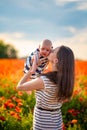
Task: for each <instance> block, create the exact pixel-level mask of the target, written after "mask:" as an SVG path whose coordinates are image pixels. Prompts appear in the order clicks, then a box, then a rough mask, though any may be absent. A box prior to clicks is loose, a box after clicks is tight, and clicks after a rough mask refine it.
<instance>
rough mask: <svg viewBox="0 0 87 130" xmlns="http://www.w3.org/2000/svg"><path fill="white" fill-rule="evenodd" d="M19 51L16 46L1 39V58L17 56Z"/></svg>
mask: <svg viewBox="0 0 87 130" xmlns="http://www.w3.org/2000/svg"><path fill="white" fill-rule="evenodd" d="M17 52H18V51H17V50H16V49H15V48H14V46H12V45H11V44H5V42H4V41H2V40H0V58H17Z"/></svg>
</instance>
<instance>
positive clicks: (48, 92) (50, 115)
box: [33, 76, 62, 130]
mask: <svg viewBox="0 0 87 130" xmlns="http://www.w3.org/2000/svg"><path fill="white" fill-rule="evenodd" d="M41 78H42V80H43V82H44V87H45V89H43V90H38V91H36V105H35V108H34V119H33V130H62V114H61V106H62V103H59V102H58V100H57V98H56V94H57V87H56V85H55V84H53V83H52V82H51V81H50V80H49V79H48V78H47V77H46V76H41Z"/></svg>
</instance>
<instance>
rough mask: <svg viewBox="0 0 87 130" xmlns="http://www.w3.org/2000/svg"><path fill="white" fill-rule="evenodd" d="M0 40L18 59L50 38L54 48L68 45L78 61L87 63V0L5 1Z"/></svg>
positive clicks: (1, 4)
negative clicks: (10, 47) (13, 48)
mask: <svg viewBox="0 0 87 130" xmlns="http://www.w3.org/2000/svg"><path fill="white" fill-rule="evenodd" d="M0 39H1V40H4V42H5V43H6V44H8V43H10V44H12V45H13V46H14V47H15V49H16V50H18V56H19V57H24V56H27V55H29V54H30V53H31V52H32V51H34V50H35V49H36V48H37V47H38V46H39V44H40V43H41V42H42V41H43V40H44V39H49V40H51V41H52V43H53V47H54V48H55V47H57V46H60V45H65V46H68V47H70V48H71V49H72V50H73V52H74V55H75V58H76V59H82V60H87V0H2V1H0Z"/></svg>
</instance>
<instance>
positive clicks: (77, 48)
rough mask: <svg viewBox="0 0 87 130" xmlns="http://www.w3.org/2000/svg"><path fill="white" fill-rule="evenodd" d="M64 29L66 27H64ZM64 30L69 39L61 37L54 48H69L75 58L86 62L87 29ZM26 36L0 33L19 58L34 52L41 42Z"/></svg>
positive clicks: (69, 28) (54, 43) (18, 33)
mask: <svg viewBox="0 0 87 130" xmlns="http://www.w3.org/2000/svg"><path fill="white" fill-rule="evenodd" d="M65 28H66V27H65ZM66 30H68V31H69V32H72V33H73V36H71V37H66V38H64V37H62V38H60V37H59V38H58V40H55V41H53V46H54V48H55V47H57V46H60V45H66V46H69V47H70V48H71V49H72V50H73V51H74V54H75V58H78V59H83V60H87V28H85V29H82V30H77V29H76V28H74V27H70V26H69V27H67V28H66ZM26 36H27V35H26V34H24V33H20V32H14V33H0V39H2V40H4V41H5V42H6V43H11V44H12V45H14V46H15V48H16V49H17V50H19V57H23V56H27V55H28V54H30V53H31V52H32V51H34V50H35V49H36V48H37V47H38V45H39V43H40V42H41V41H39V40H35V39H34V40H32V39H28V37H26Z"/></svg>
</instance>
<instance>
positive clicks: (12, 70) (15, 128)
mask: <svg viewBox="0 0 87 130" xmlns="http://www.w3.org/2000/svg"><path fill="white" fill-rule="evenodd" d="M24 62H25V61H24V59H0V130H11V129H12V130H32V121H33V108H34V105H35V95H34V91H33V92H28V93H26V92H20V91H17V90H16V86H17V83H18V81H19V80H20V78H21V77H22V75H23V68H24ZM49 69H50V66H49V67H48V69H47V70H46V71H48V70H49ZM74 86H75V87H74V92H73V96H72V99H71V100H70V101H69V102H65V103H64V104H63V106H62V114H63V130H87V61H81V60H76V61H75V85H74Z"/></svg>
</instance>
